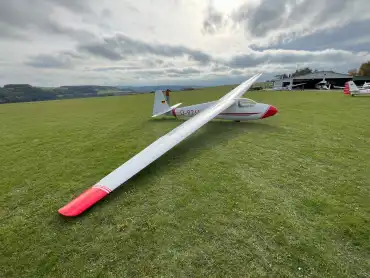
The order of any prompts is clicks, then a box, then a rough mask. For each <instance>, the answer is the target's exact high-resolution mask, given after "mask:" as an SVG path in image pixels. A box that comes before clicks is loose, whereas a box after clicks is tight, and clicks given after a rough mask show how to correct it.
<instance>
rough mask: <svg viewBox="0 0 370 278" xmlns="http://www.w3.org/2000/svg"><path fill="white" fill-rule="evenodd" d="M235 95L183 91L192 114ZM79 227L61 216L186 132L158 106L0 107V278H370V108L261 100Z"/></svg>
mask: <svg viewBox="0 0 370 278" xmlns="http://www.w3.org/2000/svg"><path fill="white" fill-rule="evenodd" d="M228 88H229V87H220V88H218V89H203V90H201V91H189V92H178V93H173V94H172V95H171V102H172V103H177V102H183V103H184V105H189V104H194V103H198V102H203V101H209V100H214V99H216V98H218V97H220V96H222V95H223V94H224V93H226V92H227V90H228ZM246 96H248V97H250V98H252V99H254V100H256V101H261V102H265V103H270V104H272V105H274V106H276V107H277V108H278V109H279V114H278V115H276V116H275V117H272V118H268V119H265V120H261V121H255V122H244V123H243V122H241V123H234V122H226V121H217V120H216V121H214V122H210V123H209V124H207V125H206V126H204V127H203V128H201V129H200V130H199V131H197V132H196V133H195V134H193V135H192V136H191V137H190V138H188V139H187V140H186V141H184V142H183V143H181V144H180V145H179V146H177V147H176V148H174V149H173V150H171V151H170V152H168V153H167V154H166V155H165V156H163V157H162V158H160V159H159V160H158V161H156V162H154V163H153V164H152V165H150V166H149V167H148V168H146V169H144V170H143V171H142V172H141V173H140V174H139V175H138V176H136V177H135V178H133V179H131V180H130V181H129V182H127V183H126V184H125V185H123V186H122V187H121V188H119V189H117V190H116V191H114V192H113V193H112V194H111V195H109V196H108V197H107V198H106V199H104V200H103V201H101V202H100V203H98V204H97V205H96V206H94V207H93V208H92V209H91V210H89V211H88V212H87V213H85V214H84V215H83V216H82V217H78V218H73V219H65V218H63V217H61V216H60V215H59V214H58V213H57V210H58V209H59V208H60V207H62V206H64V205H65V204H66V203H67V202H69V201H70V200H72V199H73V198H74V197H75V196H77V195H79V194H80V193H81V192H82V191H84V190H85V189H87V188H88V187H89V186H91V185H93V184H94V183H95V182H97V181H98V180H100V179H101V178H102V177H103V176H105V175H106V174H108V173H109V172H110V171H111V170H113V169H115V168H116V167H118V166H119V165H120V164H122V163H123V162H125V161H126V160H128V159H129V158H131V157H132V156H133V155H135V154H136V153H137V152H139V151H140V150H142V149H143V148H145V147H146V146H147V145H149V144H150V143H151V142H153V141H154V140H155V139H157V138H158V137H160V136H162V135H163V134H165V133H166V132H168V131H170V130H171V129H173V128H174V127H176V126H178V125H179V124H180V122H179V121H177V120H173V119H171V118H168V119H165V120H163V119H151V118H150V116H151V111H152V104H153V95H152V94H146V95H137V96H122V97H107V98H90V99H82V100H78V99H74V100H64V101H51V102H43V103H22V104H7V105H1V106H0V117H1V121H0V188H1V210H0V213H1V226H0V227H1V228H0V233H1V270H0V277H38V278H41V277H143V276H151V277H153V276H157V277H158V276H162V277H169V276H171V277H194V276H197V277H209V276H212V277H215V276H218V277H225V276H233V277H235V276H238V277H241V276H242V277H261V276H265V277H336V278H338V277H370V171H369V167H368V166H369V165H370V128H369V124H370V122H369V119H370V97H355V98H351V97H348V96H345V95H343V93H342V92H307V91H306V92H300V91H299V92H271V91H270V92H262V91H259V92H250V93H248V94H247V95H246Z"/></svg>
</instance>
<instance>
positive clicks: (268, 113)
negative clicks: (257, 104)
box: [262, 105, 278, 119]
mask: <svg viewBox="0 0 370 278" xmlns="http://www.w3.org/2000/svg"><path fill="white" fill-rule="evenodd" d="M277 112H278V110H277V109H276V107H275V106H272V105H270V106H269V108H268V109H267V111H266V112H265V114H264V115H263V116H262V119H264V118H267V117H271V116H274V115H275V114H276V113H277Z"/></svg>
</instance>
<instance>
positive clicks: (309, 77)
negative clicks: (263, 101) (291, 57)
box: [274, 71, 353, 90]
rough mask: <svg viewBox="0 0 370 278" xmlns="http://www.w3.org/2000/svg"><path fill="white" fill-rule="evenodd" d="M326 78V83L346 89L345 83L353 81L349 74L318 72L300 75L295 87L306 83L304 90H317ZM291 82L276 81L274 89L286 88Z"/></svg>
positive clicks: (286, 80) (287, 80)
mask: <svg viewBox="0 0 370 278" xmlns="http://www.w3.org/2000/svg"><path fill="white" fill-rule="evenodd" d="M324 78H325V81H327V82H328V83H330V84H331V85H332V88H333V86H340V87H344V85H345V83H346V82H347V81H349V80H352V78H353V77H352V76H351V75H349V74H343V73H336V72H333V71H317V72H313V73H308V74H305V75H300V76H296V77H293V79H292V81H293V85H294V84H300V83H306V84H304V85H303V86H304V89H308V90H310V89H316V87H315V85H316V84H317V83H319V82H320V81H322V80H323V79H324ZM290 82H291V78H286V79H281V80H275V81H274V87H285V86H288V85H289V84H290Z"/></svg>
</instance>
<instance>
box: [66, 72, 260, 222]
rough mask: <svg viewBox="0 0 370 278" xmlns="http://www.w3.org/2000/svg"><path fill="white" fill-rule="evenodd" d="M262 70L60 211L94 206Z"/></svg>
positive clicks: (73, 212)
mask: <svg viewBox="0 0 370 278" xmlns="http://www.w3.org/2000/svg"><path fill="white" fill-rule="evenodd" d="M261 74H262V73H259V74H256V75H255V76H253V77H251V78H250V79H248V80H247V81H245V82H243V83H242V84H240V85H239V86H237V87H236V88H234V89H233V90H232V91H230V92H229V93H227V94H226V95H225V96H223V97H222V98H220V99H219V100H218V101H216V102H215V103H214V104H213V105H212V106H210V107H209V108H207V109H205V110H203V111H202V112H200V113H199V114H197V115H195V116H194V117H192V118H190V119H189V120H187V121H186V122H185V123H183V124H181V125H179V126H178V127H176V128H175V129H173V130H172V131H170V132H169V133H167V134H166V135H164V136H162V137H160V138H159V139H158V140H156V141H155V142H153V143H152V144H150V145H149V146H148V147H146V148H145V149H144V150H142V151H141V152H139V153H138V154H137V155H135V156H134V157H132V158H131V159H130V160H128V161H127V162H125V163H124V164H122V165H121V166H120V167H118V168H117V169H115V170H114V171H112V172H111V173H110V174H108V175H107V176H105V177H104V178H103V179H101V180H100V181H99V182H98V183H96V184H95V185H94V186H92V187H91V188H89V189H87V190H86V191H85V192H83V193H82V194H81V195H79V196H78V197H77V198H75V199H74V200H72V201H71V202H70V203H68V204H67V205H65V206H64V207H62V208H61V209H59V213H60V214H62V215H64V216H77V215H79V214H81V213H82V212H84V211H85V210H86V209H88V208H89V207H91V206H93V205H94V204H95V203H97V202H98V201H99V200H101V199H102V198H104V197H105V196H107V195H108V194H109V193H111V192H112V191H113V190H114V189H116V188H117V187H119V186H120V185H121V184H123V183H124V182H126V181H127V180H128V179H130V178H131V177H132V176H134V175H135V174H137V173H138V172H140V171H141V170H142V169H144V168H145V167H146V166H148V165H149V164H150V163H152V162H153V161H155V160H156V159H158V158H159V157H160V156H162V155H163V154H165V153H166V152H167V151H169V150H170V149H172V148H173V147H174V146H176V145H177V144H178V143H180V142H181V141H183V140H184V139H185V138H187V137H188V136H189V135H191V134H192V133H194V132H195V131H196V130H198V129H199V128H201V127H202V126H203V125H205V124H206V123H208V122H209V121H210V120H212V119H213V118H214V117H216V116H217V115H218V114H219V113H221V112H222V111H224V110H225V109H227V108H228V107H229V106H231V105H232V104H233V103H234V101H235V99H236V98H239V97H241V96H242V95H243V94H244V93H245V91H247V90H248V89H249V88H250V87H251V86H252V84H253V83H254V82H255V81H256V80H257V79H258V78H259V77H260V76H261Z"/></svg>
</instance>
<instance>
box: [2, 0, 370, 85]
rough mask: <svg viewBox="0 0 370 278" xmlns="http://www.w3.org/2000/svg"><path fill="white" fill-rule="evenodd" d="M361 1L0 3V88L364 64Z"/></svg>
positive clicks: (190, 81)
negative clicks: (11, 84) (13, 85)
mask: <svg viewBox="0 0 370 278" xmlns="http://www.w3.org/2000/svg"><path fill="white" fill-rule="evenodd" d="M369 10H370V1H369V0H244V1H242V0H213V1H207V0H136V1H128V0H78V1H77V0H12V1H0V85H4V84H9V83H28V84H31V85H34V86H46V87H47V86H62V85H85V84H91V85H159V84H179V85H220V84H232V83H238V82H241V81H243V80H245V79H247V78H249V77H250V76H252V75H253V74H255V73H257V72H260V71H263V72H264V74H263V76H262V77H261V78H260V80H266V79H271V78H272V77H273V76H274V75H276V74H281V73H290V72H293V71H295V69H296V68H297V67H299V68H302V67H311V68H315V69H318V70H333V71H336V72H341V73H347V71H348V70H349V69H353V68H359V66H360V64H361V63H363V62H366V61H368V60H370V32H369V26H370V13H369V12H368V11H369Z"/></svg>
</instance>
